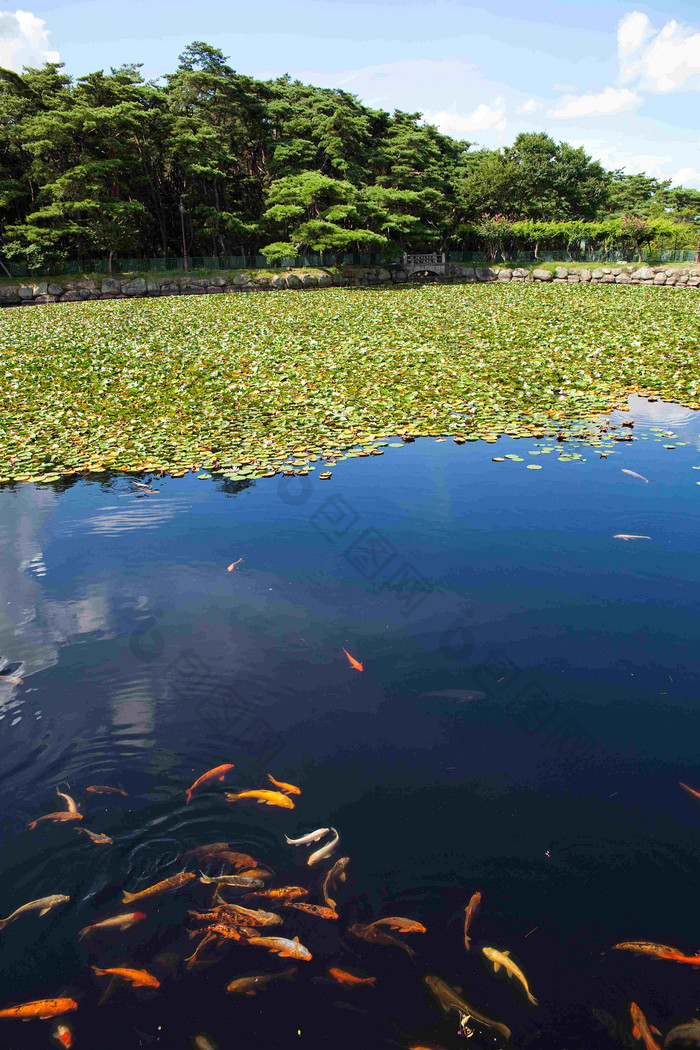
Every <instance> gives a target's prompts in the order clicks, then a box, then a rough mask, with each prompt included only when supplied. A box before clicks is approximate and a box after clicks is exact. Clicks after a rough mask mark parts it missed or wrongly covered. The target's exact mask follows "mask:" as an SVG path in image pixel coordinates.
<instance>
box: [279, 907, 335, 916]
mask: <svg viewBox="0 0 700 1050" xmlns="http://www.w3.org/2000/svg"><path fill="white" fill-rule="evenodd" d="M285 907H286V908H295V909H296V910H297V911H303V912H304V914H306V915H315V916H316V918H317V919H337V918H338V912H337V911H333V909H332V908H324V907H323V905H321V904H286V905H285Z"/></svg>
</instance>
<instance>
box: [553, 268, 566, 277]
mask: <svg viewBox="0 0 700 1050" xmlns="http://www.w3.org/2000/svg"><path fill="white" fill-rule="evenodd" d="M554 276H555V277H559V278H567V277H568V276H569V271H568V270H567V268H566V266H557V267H556V268H555V270H554Z"/></svg>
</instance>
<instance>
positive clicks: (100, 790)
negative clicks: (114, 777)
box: [85, 784, 129, 797]
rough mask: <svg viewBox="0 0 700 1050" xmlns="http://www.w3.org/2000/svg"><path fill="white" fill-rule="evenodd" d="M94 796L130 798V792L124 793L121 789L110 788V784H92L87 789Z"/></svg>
mask: <svg viewBox="0 0 700 1050" xmlns="http://www.w3.org/2000/svg"><path fill="white" fill-rule="evenodd" d="M85 790H86V791H89V792H90V794H92V795H125V796H127V797H128V794H129V792H128V791H123V790H122V789H121V788H115V787H110V785H109V784H90V786H89V787H86V788H85Z"/></svg>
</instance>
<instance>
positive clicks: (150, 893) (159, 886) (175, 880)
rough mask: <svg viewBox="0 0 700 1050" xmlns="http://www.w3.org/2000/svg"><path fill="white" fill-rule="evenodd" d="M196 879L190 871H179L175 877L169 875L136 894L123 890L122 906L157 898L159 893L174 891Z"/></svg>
mask: <svg viewBox="0 0 700 1050" xmlns="http://www.w3.org/2000/svg"><path fill="white" fill-rule="evenodd" d="M196 878H197V876H196V875H195V874H193V872H191V871H181V872H179V873H178V874H177V875H171V876H170V878H169V879H163V881H162V882H156V883H155V885H153V886H147V887H146V889H145V890H140V891H139V892H138V893H128V892H127V891H126V890H124V892H123V894H122V901H123V903H124V904H131V902H132V901H140V900H144V899H145V898H146V897H157V896H158V894H159V893H166V892H167V890H176V889H178V888H179V887H180V886H184V885H185V883H187V882H192V879H196Z"/></svg>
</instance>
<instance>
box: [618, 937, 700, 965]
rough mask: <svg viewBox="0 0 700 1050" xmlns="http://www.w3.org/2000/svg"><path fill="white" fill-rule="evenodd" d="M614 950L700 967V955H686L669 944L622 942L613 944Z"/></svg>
mask: <svg viewBox="0 0 700 1050" xmlns="http://www.w3.org/2000/svg"><path fill="white" fill-rule="evenodd" d="M613 949H618V950H619V951H623V952H634V953H635V955H651V956H653V957H654V958H655V959H667V960H668V961H669V962H677V963H687V964H688V965H689V966H700V955H684V954H683V952H681V951H678V949H677V948H669V946H668V945H667V944H654V942H653V941H622V942H621V943H620V944H613Z"/></svg>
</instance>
